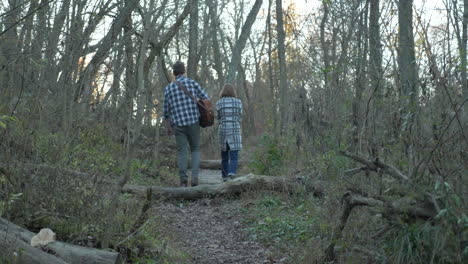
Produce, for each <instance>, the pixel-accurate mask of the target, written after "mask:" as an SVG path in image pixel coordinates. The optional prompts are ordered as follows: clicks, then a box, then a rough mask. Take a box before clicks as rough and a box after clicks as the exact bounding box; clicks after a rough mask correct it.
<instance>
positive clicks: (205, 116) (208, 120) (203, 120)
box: [175, 82, 214, 127]
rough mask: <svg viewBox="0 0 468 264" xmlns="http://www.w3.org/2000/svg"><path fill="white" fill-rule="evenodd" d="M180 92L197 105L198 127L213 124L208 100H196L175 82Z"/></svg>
mask: <svg viewBox="0 0 468 264" xmlns="http://www.w3.org/2000/svg"><path fill="white" fill-rule="evenodd" d="M175 83H176V84H177V86H179V88H180V89H182V91H184V92H185V94H187V95H188V96H190V98H192V100H193V101H194V102H195V103H197V106H198V112H200V126H201V127H209V126H212V125H213V124H214V110H213V104H212V103H211V101H210V100H208V99H198V100H197V99H196V98H195V97H194V96H193V95H192V93H190V92H189V91H188V90H187V88H185V86H184V85H183V84H182V83H181V82H175Z"/></svg>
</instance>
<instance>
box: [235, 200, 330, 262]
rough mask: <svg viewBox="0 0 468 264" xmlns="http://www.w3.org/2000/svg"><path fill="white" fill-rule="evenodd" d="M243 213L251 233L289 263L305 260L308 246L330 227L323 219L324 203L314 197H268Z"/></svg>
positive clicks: (256, 201)
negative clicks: (305, 250) (305, 251)
mask: <svg viewBox="0 0 468 264" xmlns="http://www.w3.org/2000/svg"><path fill="white" fill-rule="evenodd" d="M243 210H244V213H245V215H246V218H245V224H246V225H247V226H248V231H249V232H250V233H251V234H252V235H253V236H254V237H256V238H257V240H258V241H260V242H261V243H262V244H264V245H266V246H267V247H270V248H273V249H275V252H276V254H277V255H278V256H285V255H286V256H287V259H288V263H298V262H297V261H303V259H302V258H303V257H302V256H304V252H303V250H304V249H305V245H308V244H309V243H311V242H312V241H314V240H316V239H318V238H320V237H321V236H324V235H325V234H326V233H327V232H328V229H329V227H330V226H329V223H327V221H325V219H324V218H323V217H322V215H323V213H324V211H323V210H322V201H320V200H319V199H317V198H315V197H313V196H312V195H305V194H304V195H299V196H296V197H285V196H281V195H275V194H266V195H265V196H263V197H261V198H259V199H257V200H254V202H253V205H252V206H249V207H247V208H245V209H243Z"/></svg>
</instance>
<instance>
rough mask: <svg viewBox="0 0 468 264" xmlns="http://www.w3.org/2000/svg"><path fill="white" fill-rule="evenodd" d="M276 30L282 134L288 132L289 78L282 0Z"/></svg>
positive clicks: (277, 6) (277, 2) (278, 3)
mask: <svg viewBox="0 0 468 264" xmlns="http://www.w3.org/2000/svg"><path fill="white" fill-rule="evenodd" d="M276 22H277V24H276V30H277V32H278V62H279V72H280V76H279V79H280V88H279V90H280V112H281V123H280V124H281V126H280V127H281V134H284V133H285V132H286V128H287V125H288V100H287V98H288V97H287V93H288V80H287V78H288V77H287V73H286V47H285V44H284V42H285V38H286V34H285V32H284V23H283V6H282V1H281V0H276Z"/></svg>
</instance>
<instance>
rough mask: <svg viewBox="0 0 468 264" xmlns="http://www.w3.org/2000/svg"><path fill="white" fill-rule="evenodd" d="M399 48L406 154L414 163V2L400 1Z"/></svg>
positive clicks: (415, 81)
mask: <svg viewBox="0 0 468 264" xmlns="http://www.w3.org/2000/svg"><path fill="white" fill-rule="evenodd" d="M398 23H399V29H400V30H399V47H398V64H399V74H400V82H401V83H400V87H401V92H402V97H403V98H402V102H401V103H402V105H403V107H402V109H403V113H402V119H403V123H404V124H403V140H404V141H405V150H404V151H405V152H406V154H407V155H408V157H409V158H410V160H411V161H412V162H414V158H415V157H414V155H415V153H414V151H415V150H414V142H413V135H414V134H415V131H414V130H415V127H414V125H415V122H416V120H417V118H416V113H417V108H418V83H417V82H418V72H417V70H416V57H415V51H414V34H413V0H399V1H398Z"/></svg>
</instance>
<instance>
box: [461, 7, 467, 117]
mask: <svg viewBox="0 0 468 264" xmlns="http://www.w3.org/2000/svg"><path fill="white" fill-rule="evenodd" d="M467 39H468V0H465V1H464V5H463V33H462V43H461V47H460V60H461V78H462V87H463V98H462V101H463V100H465V99H466V98H468V79H467V73H466V71H467V61H466V52H467V50H466V45H467ZM463 115H464V122H465V124H467V123H468V103H465V105H464V106H463Z"/></svg>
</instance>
